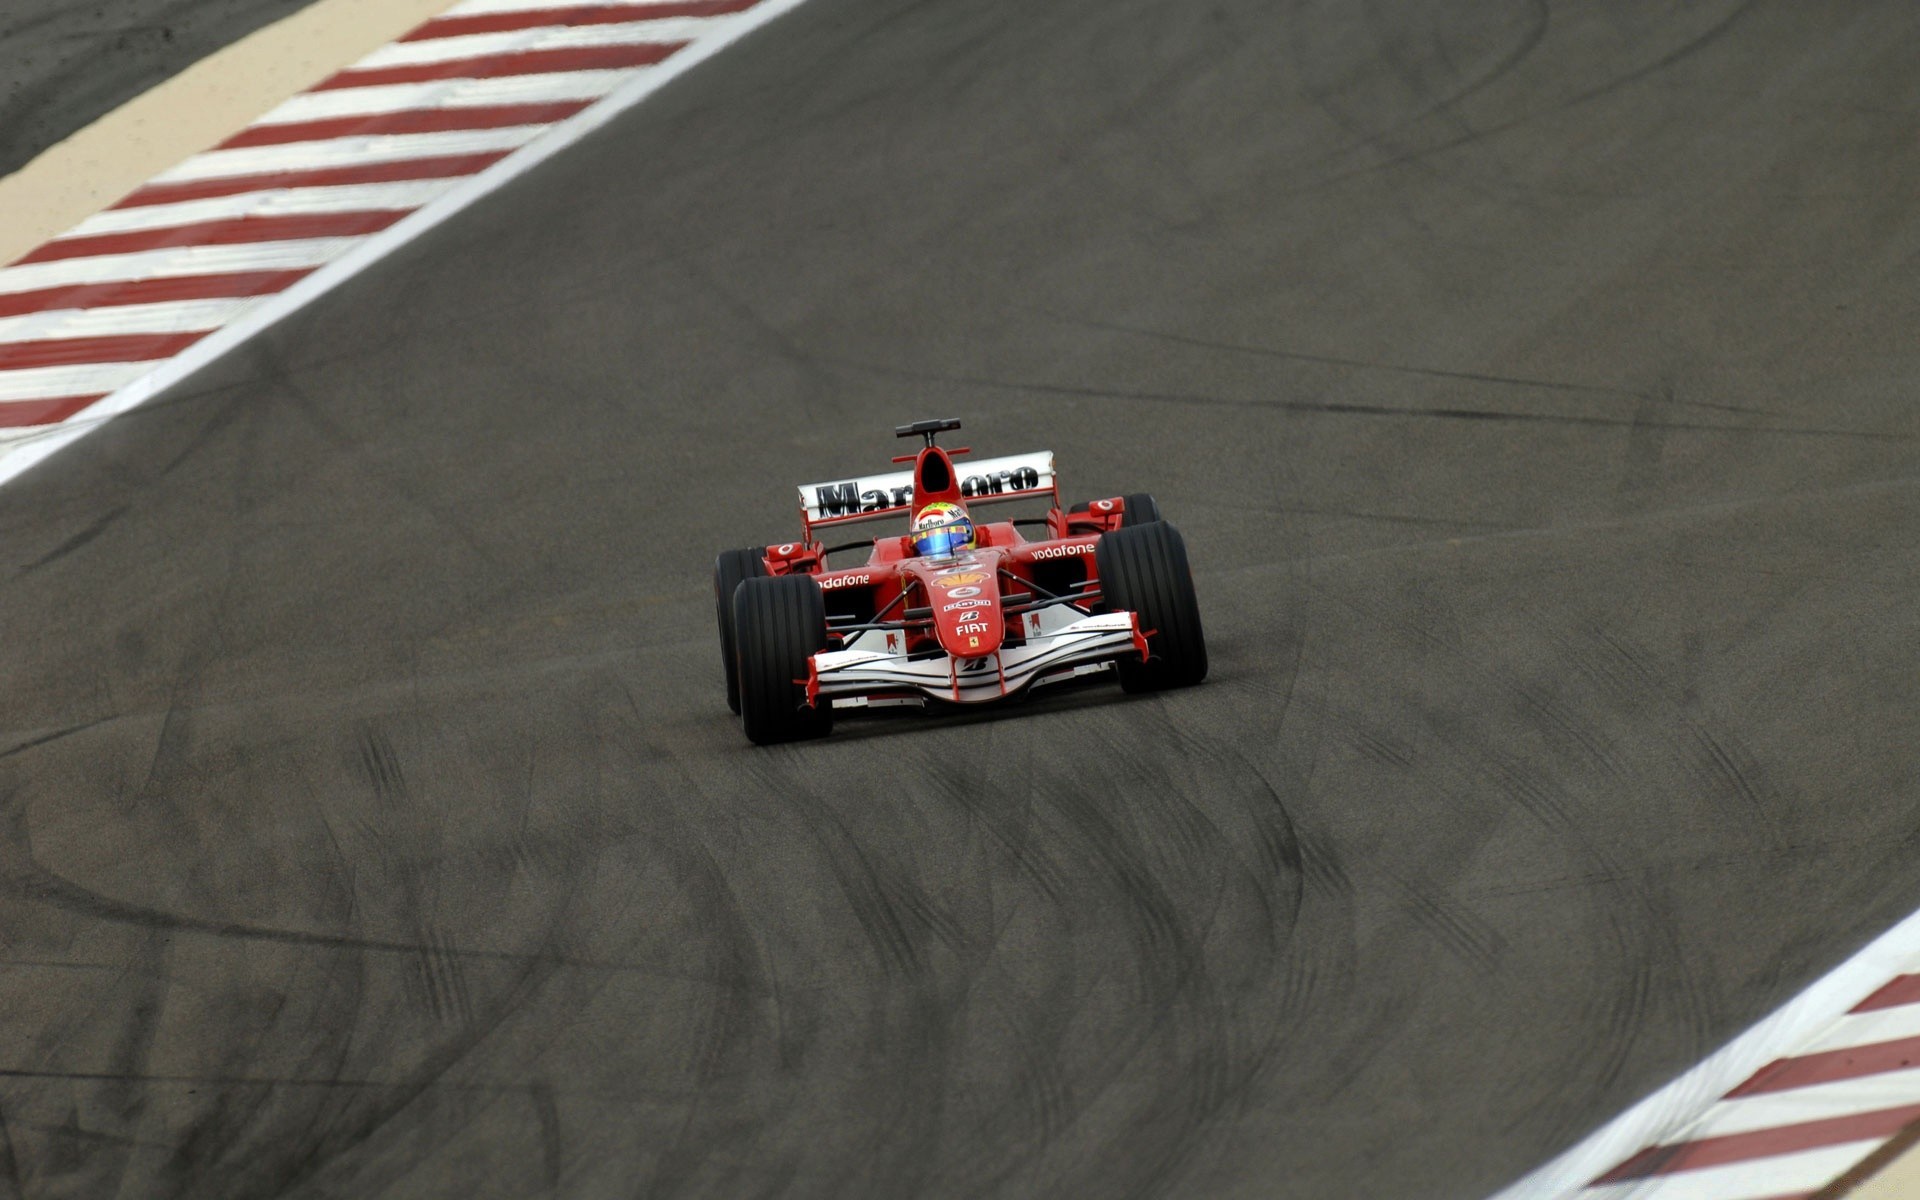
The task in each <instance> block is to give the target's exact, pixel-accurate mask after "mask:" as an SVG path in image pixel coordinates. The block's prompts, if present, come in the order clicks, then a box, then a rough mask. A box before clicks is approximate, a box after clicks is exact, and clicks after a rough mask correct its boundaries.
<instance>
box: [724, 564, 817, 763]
mask: <svg viewBox="0 0 1920 1200" xmlns="http://www.w3.org/2000/svg"><path fill="white" fill-rule="evenodd" d="M733 627H734V634H735V636H736V638H737V639H738V654H739V676H740V719H741V721H742V723H743V724H744V725H745V726H746V730H747V737H748V738H749V739H751V740H752V741H754V742H755V743H757V744H759V745H762V746H770V745H773V744H774V743H776V742H793V741H799V740H801V739H802V738H816V737H825V736H826V735H827V734H828V733H829V732H831V731H832V729H833V708H832V703H831V701H827V700H825V699H823V700H822V701H821V703H820V705H819V706H818V707H810V706H809V705H808V704H807V684H806V679H807V660H808V659H809V658H811V657H812V656H813V655H815V654H818V653H819V652H820V651H822V650H825V649H826V648H827V606H826V601H825V600H823V599H822V598H821V595H820V584H819V583H818V582H816V581H815V580H814V578H813V576H811V575H776V576H773V577H771V578H764V579H748V580H745V581H743V582H742V583H741V584H740V586H739V587H738V588H737V589H735V591H734V593H733Z"/></svg>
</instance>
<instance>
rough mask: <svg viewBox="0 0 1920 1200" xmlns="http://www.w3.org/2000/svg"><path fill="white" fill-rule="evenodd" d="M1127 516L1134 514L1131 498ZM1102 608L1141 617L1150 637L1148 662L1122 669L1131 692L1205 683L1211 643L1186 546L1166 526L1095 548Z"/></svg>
mask: <svg viewBox="0 0 1920 1200" xmlns="http://www.w3.org/2000/svg"><path fill="white" fill-rule="evenodd" d="M1127 508H1128V511H1129V512H1131V511H1132V509H1133V504H1132V498H1131V497H1129V498H1128V504H1127ZM1093 560H1094V565H1095V566H1096V568H1097V569H1098V570H1099V572H1100V591H1101V593H1102V595H1103V597H1104V600H1105V605H1104V607H1105V608H1106V609H1107V610H1108V611H1112V612H1133V613H1137V614H1139V617H1140V628H1141V630H1142V632H1145V633H1146V634H1147V635H1148V636H1147V653H1148V658H1147V661H1145V662H1127V661H1122V662H1121V663H1119V664H1118V665H1119V668H1120V686H1121V687H1123V688H1125V689H1126V690H1127V691H1129V692H1157V691H1160V690H1161V689H1163V688H1175V687H1188V686H1191V685H1192V684H1196V683H1199V682H1200V681H1201V680H1202V679H1205V678H1206V677H1207V639H1206V634H1205V633H1204V632H1203V631H1202V630H1201V627H1200V604H1199V601H1198V600H1196V599H1195V598H1194V595H1193V573H1192V571H1191V570H1189V568H1188V566H1187V543H1186V541H1185V540H1184V539H1183V538H1181V536H1180V531H1179V530H1177V529H1175V528H1174V527H1173V526H1171V525H1169V524H1167V523H1166V522H1165V521H1153V522H1149V523H1147V524H1143V525H1132V526H1128V527H1125V528H1122V529H1116V530H1114V531H1113V532H1112V533H1109V534H1107V535H1106V536H1105V537H1102V538H1101V539H1100V540H1099V541H1098V542H1097V543H1095V545H1094V553H1093Z"/></svg>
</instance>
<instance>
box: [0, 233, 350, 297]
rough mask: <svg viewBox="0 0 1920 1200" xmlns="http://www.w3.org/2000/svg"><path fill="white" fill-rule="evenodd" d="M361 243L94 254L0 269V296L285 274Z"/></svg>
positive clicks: (311, 241) (309, 241) (308, 241)
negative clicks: (194, 278)
mask: <svg viewBox="0 0 1920 1200" xmlns="http://www.w3.org/2000/svg"><path fill="white" fill-rule="evenodd" d="M365 240H366V239H365V238H357V237H343V238H301V239H300V240H298V241H291V242H248V243H244V244H242V245H237V246H169V247H167V248H166V249H164V250H140V251H136V252H134V253H131V254H99V255H95V256H93V257H91V258H66V259H60V260H58V261H56V262H46V263H29V264H27V265H26V266H21V267H7V268H5V269H4V270H0V295H6V294H9V293H13V292H33V291H38V290H40V289H41V288H53V287H72V286H74V285H77V284H90V283H115V282H119V281H121V280H133V279H173V278H177V277H178V276H181V275H226V274H230V273H232V272H236V271H291V270H299V269H301V268H303V267H317V266H320V265H321V264H323V263H327V262H331V261H332V260H334V259H336V258H338V257H340V256H341V255H343V254H345V253H346V252H347V251H349V250H351V249H352V248H353V246H354V244H355V243H357V242H364V241H365Z"/></svg>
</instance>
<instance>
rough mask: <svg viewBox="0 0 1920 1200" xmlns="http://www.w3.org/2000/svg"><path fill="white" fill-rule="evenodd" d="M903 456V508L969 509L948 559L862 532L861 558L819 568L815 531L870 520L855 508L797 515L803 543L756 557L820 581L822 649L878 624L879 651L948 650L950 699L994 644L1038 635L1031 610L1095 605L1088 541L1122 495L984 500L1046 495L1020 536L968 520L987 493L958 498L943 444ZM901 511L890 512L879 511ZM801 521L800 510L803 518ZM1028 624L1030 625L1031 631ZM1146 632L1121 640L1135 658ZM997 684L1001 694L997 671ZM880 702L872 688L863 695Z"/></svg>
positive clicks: (1054, 489)
mask: <svg viewBox="0 0 1920 1200" xmlns="http://www.w3.org/2000/svg"><path fill="white" fill-rule="evenodd" d="M953 453H955V454H965V453H966V451H965V450H956V451H953ZM912 460H913V463H914V469H913V493H912V498H911V502H910V503H909V504H907V505H905V506H904V511H905V512H906V513H908V514H911V513H914V512H918V511H919V510H920V509H921V508H922V507H923V506H925V505H927V504H930V503H932V502H934V501H940V500H944V501H947V502H949V503H953V504H958V505H960V506H962V507H963V508H968V515H969V517H971V518H973V521H974V542H975V546H974V549H973V550H972V551H970V552H968V553H966V554H964V555H961V556H959V557H957V558H951V559H925V558H920V557H918V556H917V555H916V554H915V552H914V548H913V540H912V538H911V537H908V536H905V535H898V536H883V537H877V538H875V539H873V543H872V550H871V551H870V552H869V554H868V557H867V561H866V562H865V563H863V564H862V565H860V566H857V567H847V568H841V569H828V568H827V565H826V561H827V555H828V553H829V548H828V547H827V546H826V545H825V544H824V543H823V542H822V541H821V540H820V539H819V537H818V531H819V530H820V529H822V528H824V527H829V526H834V525H840V524H846V523H850V522H853V521H860V520H871V519H873V515H872V514H867V513H858V514H853V515H849V516H842V517H827V518H820V519H813V520H810V521H807V522H806V533H805V536H804V537H803V539H802V540H801V541H798V542H788V543H783V544H777V545H771V546H768V547H767V548H766V559H765V563H766V568H767V571H768V573H769V574H773V575H788V574H802V573H804V574H809V575H812V576H813V577H814V578H815V579H816V580H818V581H819V584H820V589H821V593H822V595H823V597H824V599H825V601H826V610H827V632H828V644H827V649H828V650H838V649H840V648H842V647H843V646H845V645H846V644H848V642H849V641H851V640H852V638H854V637H857V636H859V635H860V634H862V633H869V632H872V631H874V630H875V628H876V627H880V626H884V627H885V633H886V647H887V651H888V652H889V653H904V654H906V655H908V656H909V657H919V656H922V655H927V656H931V655H934V654H944V655H946V656H950V657H951V659H952V664H951V667H950V671H951V673H952V678H953V680H954V684H955V691H954V695H955V697H956V698H957V697H958V695H959V679H960V675H961V673H963V672H964V673H968V675H969V678H973V676H972V675H971V673H972V672H975V671H994V670H996V668H997V663H998V659H999V652H1000V651H1001V650H1002V649H1003V648H1010V647H1014V646H1018V645H1021V644H1023V643H1024V642H1025V640H1026V638H1027V637H1028V636H1029V634H1030V633H1032V634H1036V635H1037V633H1038V627H1037V622H1038V617H1037V615H1036V610H1039V609H1042V608H1049V607H1058V606H1059V605H1060V603H1061V602H1062V601H1063V600H1066V601H1068V602H1070V603H1071V604H1072V605H1074V606H1075V607H1077V608H1082V609H1089V610H1097V609H1098V606H1099V604H1100V600H1101V596H1100V590H1099V572H1098V568H1097V566H1096V564H1095V555H1094V550H1095V546H1096V545H1097V543H1098V542H1099V540H1100V535H1101V534H1103V533H1106V532H1108V531H1109V530H1113V529H1117V528H1119V527H1120V523H1121V518H1122V516H1123V514H1124V513H1125V502H1124V501H1123V500H1122V499H1120V498H1117V497H1116V498H1112V499H1106V500H1097V501H1094V502H1093V503H1092V504H1090V505H1088V507H1087V511H1085V512H1075V513H1068V512H1065V511H1064V510H1063V509H1062V508H1061V505H1060V494H1059V487H1058V484H1057V482H1051V481H1050V482H1049V484H1048V485H1047V486H1044V487H1040V488H1033V489H1027V490H1014V491H1012V492H1010V493H1001V494H996V495H993V496H992V497H990V499H992V500H996V501H997V500H1007V499H1027V498H1036V499H1051V501H1052V504H1051V506H1050V507H1049V509H1048V511H1047V514H1046V517H1045V518H1044V525H1045V529H1046V535H1045V536H1044V537H1042V538H1039V539H1036V540H1032V541H1029V540H1028V539H1027V538H1026V537H1024V536H1022V535H1021V533H1020V531H1019V530H1018V528H1016V526H1015V524H1014V522H1012V521H996V522H985V521H981V520H979V519H978V517H977V516H975V514H974V512H973V510H972V509H971V508H970V507H969V505H970V504H971V503H977V502H979V501H980V500H982V499H988V497H979V496H976V497H968V496H966V495H963V494H962V486H961V479H960V477H959V475H958V473H957V472H956V470H955V468H954V465H953V461H952V459H951V458H949V457H948V451H946V450H945V449H943V448H941V447H939V446H928V447H926V448H925V449H923V450H921V451H920V452H919V453H918V454H917V455H914V456H912ZM895 461H905V460H904V459H899V460H895ZM900 511H901V510H900V509H899V508H893V507H890V508H889V510H888V511H887V512H886V513H882V514H879V515H895V514H897V513H898V512H900ZM805 516H806V514H805V513H804V512H803V520H805ZM1035 523H1036V524H1038V523H1039V522H1035ZM851 548H852V547H848V546H841V547H837V549H841V550H845V549H851ZM1029 621H1032V622H1034V623H1035V624H1034V625H1032V626H1030V625H1029V624H1028V622H1029ZM896 626H897V628H896ZM1146 632H1150V631H1142V630H1140V629H1139V628H1138V624H1137V622H1136V624H1135V628H1134V630H1133V636H1132V640H1133V644H1134V648H1135V650H1136V651H1137V652H1138V653H1139V654H1140V656H1141V657H1142V658H1144V657H1146V654H1147V644H1146ZM896 638H897V639H898V642H897V643H896ZM807 682H808V701H809V703H815V702H818V681H817V679H809V680H808V681H807ZM979 682H983V683H984V682H986V680H985V679H980V680H979ZM1001 691H1002V694H1005V692H1006V691H1007V688H1006V684H1005V680H1004V676H1003V677H1002V680H1001ZM884 697H885V694H884V693H880V694H876V695H875V696H874V697H873V698H875V699H880V698H884Z"/></svg>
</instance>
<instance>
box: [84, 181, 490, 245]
mask: <svg viewBox="0 0 1920 1200" xmlns="http://www.w3.org/2000/svg"><path fill="white" fill-rule="evenodd" d="M459 182H460V180H459V178H458V177H455V178H452V179H411V180H407V181H405V182H402V183H357V184H344V185H341V186H338V187H313V188H273V189H270V190H268V191H264V192H241V193H240V194H239V195H237V196H215V197H214V198H212V199H210V200H183V201H181V202H180V203H178V204H149V205H146V206H144V207H142V208H110V209H108V210H107V211H106V212H103V213H98V214H96V215H94V216H91V217H88V218H87V219H86V220H84V221H82V222H80V224H78V225H76V226H74V227H73V229H72V230H71V231H70V232H67V233H63V234H61V235H60V237H59V238H57V239H56V240H55V241H54V242H49V243H48V245H55V244H57V243H58V242H64V241H69V240H71V239H73V238H84V237H99V236H100V235H102V234H108V233H137V232H141V231H143V230H148V229H172V228H175V227H176V226H180V225H197V224H200V223H202V222H206V221H231V220H236V219H238V218H241V217H304V216H317V215H321V214H325V213H348V212H405V211H410V210H412V209H416V208H419V207H420V206H421V205H423V204H426V203H427V202H428V201H431V200H434V199H436V198H438V197H439V196H442V195H444V194H446V193H447V192H449V191H451V190H452V189H453V188H454V187H456V186H457V185H458V184H459Z"/></svg>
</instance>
